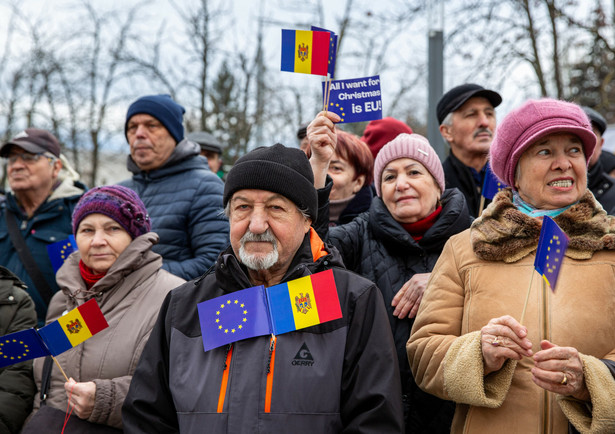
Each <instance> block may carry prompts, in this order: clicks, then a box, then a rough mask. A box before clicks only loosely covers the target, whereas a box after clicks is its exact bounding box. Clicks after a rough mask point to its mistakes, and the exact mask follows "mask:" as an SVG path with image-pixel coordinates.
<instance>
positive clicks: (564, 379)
mask: <svg viewBox="0 0 615 434" xmlns="http://www.w3.org/2000/svg"><path fill="white" fill-rule="evenodd" d="M562 374H564V378H562V381H561V382H560V384H561V385H562V386H565V385H567V384H568V376H567V375H566V373H565V372H562Z"/></svg>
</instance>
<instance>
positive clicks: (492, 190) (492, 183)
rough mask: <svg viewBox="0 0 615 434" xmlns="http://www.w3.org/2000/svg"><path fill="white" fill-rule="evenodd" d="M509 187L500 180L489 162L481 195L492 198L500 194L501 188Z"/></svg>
mask: <svg viewBox="0 0 615 434" xmlns="http://www.w3.org/2000/svg"><path fill="white" fill-rule="evenodd" d="M506 187H508V186H507V185H506V184H504V183H503V182H502V181H500V180H499V179H498V178H497V177H496V176H495V175H494V174H493V171H492V170H491V164H490V163H487V167H486V168H485V179H484V181H483V188H482V190H481V196H483V197H484V198H485V199H489V200H492V199H493V196H495V195H496V194H498V193H499V192H500V190H503V189H505V188H506Z"/></svg>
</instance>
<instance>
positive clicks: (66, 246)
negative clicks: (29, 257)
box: [47, 235, 77, 273]
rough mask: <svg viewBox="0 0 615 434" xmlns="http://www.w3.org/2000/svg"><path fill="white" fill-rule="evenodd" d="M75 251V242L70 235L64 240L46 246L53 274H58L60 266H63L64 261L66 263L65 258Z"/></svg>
mask: <svg viewBox="0 0 615 434" xmlns="http://www.w3.org/2000/svg"><path fill="white" fill-rule="evenodd" d="M75 250H77V242H76V241H75V237H74V236H72V235H70V236H69V237H68V238H67V239H65V240H62V241H58V242H57V243H53V244H49V245H48V246H47V254H48V255H49V260H50V261H51V266H52V267H53V272H54V273H57V272H58V270H59V269H60V267H61V266H62V264H64V261H66V258H68V256H69V255H70V254H71V253H73V252H74V251H75Z"/></svg>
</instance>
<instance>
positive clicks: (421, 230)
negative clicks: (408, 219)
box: [401, 205, 442, 241]
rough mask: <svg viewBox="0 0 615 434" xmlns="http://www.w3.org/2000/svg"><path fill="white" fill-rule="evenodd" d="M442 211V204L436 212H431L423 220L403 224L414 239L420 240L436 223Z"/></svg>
mask: <svg viewBox="0 0 615 434" xmlns="http://www.w3.org/2000/svg"><path fill="white" fill-rule="evenodd" d="M441 212H442V206H441V205H440V206H438V207H437V208H436V210H435V211H434V212H432V213H431V214H429V215H428V216H427V217H425V218H424V219H422V220H419V221H416V222H414V223H402V224H401V226H402V227H403V228H404V229H405V230H406V231H408V233H409V234H410V236H411V237H412V239H414V241H420V240H421V239H422V238H423V235H425V232H427V230H428V229H429V228H430V227H432V226H433V225H434V223H435V222H436V220H438V217H439V216H440V213H441Z"/></svg>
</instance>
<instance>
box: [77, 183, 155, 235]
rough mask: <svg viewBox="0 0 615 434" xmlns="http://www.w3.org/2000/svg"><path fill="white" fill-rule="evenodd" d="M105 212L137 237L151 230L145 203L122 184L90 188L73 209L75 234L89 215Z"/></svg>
mask: <svg viewBox="0 0 615 434" xmlns="http://www.w3.org/2000/svg"><path fill="white" fill-rule="evenodd" d="M90 214H104V215H106V216H107V217H109V218H112V219H113V220H115V221H116V222H118V223H119V224H120V225H121V226H122V227H123V228H124V229H126V232H128V233H129V234H130V236H131V237H132V238H133V239H135V238H136V237H138V236H139V235H143V234H146V233H148V232H149V231H150V230H151V222H150V218H149V215H148V214H147V210H146V209H145V205H144V204H143V202H142V201H141V199H139V196H137V193H135V192H134V191H133V190H131V189H130V188H128V187H124V186H121V185H105V186H102V187H96V188H93V189H91V190H88V191H87V192H86V193H85V194H84V195H83V196H81V199H79V202H78V203H77V206H76V207H75V211H73V234H75V235H76V234H77V229H78V228H79V223H81V220H83V219H84V217H86V216H87V215H90Z"/></svg>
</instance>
